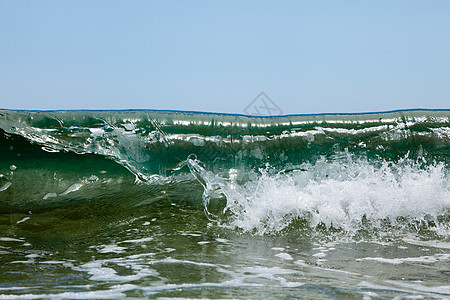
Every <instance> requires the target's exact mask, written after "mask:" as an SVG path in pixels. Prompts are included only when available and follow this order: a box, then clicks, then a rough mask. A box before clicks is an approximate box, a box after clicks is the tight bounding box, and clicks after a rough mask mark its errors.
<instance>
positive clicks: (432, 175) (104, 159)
mask: <svg viewBox="0 0 450 300" xmlns="http://www.w3.org/2000/svg"><path fill="white" fill-rule="evenodd" d="M408 113H409V114H410V115H408ZM448 115H449V112H448V111H442V112H420V113H419V112H396V113H393V115H389V114H388V115H387V116H386V115H375V116H370V118H369V116H364V117H362V116H358V115H356V116H351V115H350V116H345V117H342V118H343V119H342V120H341V121H339V122H340V123H339V122H338V121H336V120H335V119H337V118H338V117H332V118H331V117H323V118H324V121H321V122H322V123H320V122H319V123H320V124H318V123H317V122H318V121H317V120H313V121H311V120H309V119H308V118H312V117H311V116H309V117H290V118H291V119H290V121H291V124H290V125H289V124H288V125H280V124H281V123H283V122H285V121H283V122H281V121H280V120H279V119H276V118H275V119H264V120H266V121H265V122H266V123H267V122H268V123H269V125H270V126H269V125H267V124H265V125H264V124H262V123H261V122H262V121H261V120H260V119H257V120H259V121H258V122H256V121H255V120H254V119H252V118H248V120H250V121H251V122H256V123H254V124H253V123H252V124H253V125H252V126H253V127H255V128H260V127H261V126H262V127H264V128H265V129H264V130H260V129H252V130H250V131H249V127H245V128H243V129H236V128H234V127H233V128H234V129H227V128H228V127H226V126H233V124H235V123H233V122H236V116H222V115H219V116H215V115H206V116H205V115H196V114H175V115H172V114H170V113H169V114H168V115H167V113H155V112H140V111H139V112H68V113H66V112H52V113H44V112H38V113H30V112H12V111H3V112H1V114H0V116H2V118H3V119H1V118H0V128H1V129H0V130H1V132H0V133H1V138H0V299H15V298H28V299H37V298H39V299H41V298H52V299H87V298H93V299H111V298H137V299H138V298H159V299H165V298H192V299H198V298H202V299H205V298H206V299H290V298H295V299H296V298H306V299H330V298H338V299H341V298H342V299H380V298H381V299H386V298H388V299H390V298H396V299H405V298H406V299H408V298H419V299H421V298H424V299H433V298H436V299H445V298H448V297H450V215H449V211H450V184H449V181H450V177H449V163H450V162H449V157H450V147H449V145H450V138H449V136H450V135H449V134H450V130H449V121H448ZM177 118H178V119H177ZM202 118H203V119H202ZM208 118H212V119H213V120H214V121H213V122H212V123H214V125H211V124H209V125H205V126H206V129H205V128H204V127H202V126H203V125H198V124H205V122H206V121H205V120H206V119H208ZM227 118H228V119H230V120H228V119H227ZM242 118H244V117H242ZM245 118H247V117H245ZM302 118H303V119H302ZM327 118H328V119H327ZM329 118H331V119H332V120H333V122H331V121H330V119H329ZM169 119H170V120H169ZM313 119H314V118H313ZM369 119H370V120H372V121H370V122H369ZM378 119H379V120H378ZM52 120H53V121H52ZM130 120H131V121H130ZM168 120H169V121H170V122H171V123H170V122H169V121H168ZM199 120H200V121H199ZM248 120H247V119H245V121H246V122H247V121H248ZM267 120H268V121H267ZM283 120H284V119H283ZM308 120H309V121H308ZM373 120H376V121H373ZM194 121H195V122H194ZM219 121H220V122H219ZM237 121H239V120H237ZM241 121H242V120H241ZM221 122H222V123H221ZM227 122H228V123H227ZM270 122H272V123H270ZM277 122H278V123H277ZM295 122H297V123H298V124H303V125H301V126H300V125H295V126H294V125H292V123H295ZM301 122H303V123H301ZM308 122H309V123H308ZM408 122H409V123H408ZM66 123H67V126H65V125H64V124H66ZM193 123H195V124H197V125H196V126H197V127H195V126H194V125H192V124H193ZM238 123H239V122H238ZM241 123H244V122H241ZM241 123H239V124H241ZM285 123H286V122H285ZM105 124H106V125H105ZM171 124H172V125H171ZM174 124H178V125H176V126H175V125H174ZM183 124H184V125H183ZM226 124H231V125H226ZM305 124H306V125H305ZM336 124H337V125H336ZM358 124H359V125H358ZM361 124H362V125H361ZM405 124H406V125H405ZM75 125H76V126H75ZM319 125H320V126H319ZM193 126H194V127H193ZM208 126H209V127H208ZM221 126H222V127H221ZM252 126H250V127H252ZM258 126H260V127H258ZM280 126H285V127H283V128H281V129H280V128H279V127H280ZM302 126H303V127H302ZM405 126H406V127H405ZM253 127H252V128H253ZM269 127H270V128H269ZM208 128H209V129H208ZM277 128H278V129H277ZM286 128H288V129H289V128H290V129H289V131H288V132H286V130H287V129H286ZM227 130H228V131H227ZM255 131H256V133H255ZM264 132H265V133H264ZM229 136H231V137H232V138H231V137H229Z"/></svg>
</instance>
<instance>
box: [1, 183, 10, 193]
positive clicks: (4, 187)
mask: <svg viewBox="0 0 450 300" xmlns="http://www.w3.org/2000/svg"><path fill="white" fill-rule="evenodd" d="M10 186H11V182H9V181H8V182H7V183H5V184H4V185H3V186H2V187H0V192H3V191H6V190H7V189H8V188H9V187H10Z"/></svg>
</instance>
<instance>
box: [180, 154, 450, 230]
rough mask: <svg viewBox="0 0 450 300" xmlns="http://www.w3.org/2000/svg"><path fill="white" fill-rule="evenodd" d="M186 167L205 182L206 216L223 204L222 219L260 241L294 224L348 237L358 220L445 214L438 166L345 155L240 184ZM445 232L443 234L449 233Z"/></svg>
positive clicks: (446, 191) (448, 197)
mask: <svg viewBox="0 0 450 300" xmlns="http://www.w3.org/2000/svg"><path fill="white" fill-rule="evenodd" d="M188 163H189V164H190V165H191V171H193V172H194V173H196V174H197V175H198V176H200V177H201V178H202V180H203V181H204V182H203V184H205V190H206V192H205V199H204V202H205V204H206V208H207V209H206V211H207V212H208V205H210V203H211V202H213V201H215V199H223V197H224V196H225V198H226V201H227V205H226V207H225V209H224V211H225V212H227V215H231V216H232V217H231V218H228V219H227V220H226V221H227V223H228V225H230V226H232V227H237V228H241V229H243V230H244V231H247V232H256V233H258V234H264V233H270V232H278V231H281V230H283V229H284V228H286V227H287V226H289V225H290V224H292V223H293V222H294V221H295V220H297V219H299V218H306V219H307V220H308V221H309V224H310V225H311V226H313V227H314V226H317V225H319V224H325V225H326V226H327V227H331V226H333V227H340V228H343V229H345V230H347V231H350V232H354V231H356V230H358V229H359V228H360V226H361V220H362V219H363V217H364V218H365V219H366V220H368V221H369V222H371V224H372V225H374V226H377V225H379V223H380V222H381V221H382V220H385V219H388V220H389V221H390V222H391V223H392V224H397V220H398V217H404V218H409V219H412V220H417V221H419V222H426V221H427V220H428V219H429V218H431V220H433V221H434V222H435V223H436V224H438V223H439V221H438V220H437V217H438V216H441V215H444V214H445V212H446V210H448V209H450V178H449V176H448V170H446V168H445V166H444V164H442V163H438V164H431V165H430V166H428V167H421V166H419V164H418V163H415V162H411V161H408V160H401V161H399V162H398V163H391V162H385V161H377V162H374V163H371V162H369V161H368V160H367V159H357V158H354V157H352V156H351V155H350V154H348V153H345V152H344V153H342V154H340V155H336V159H335V160H326V159H321V160H319V161H317V162H316V163H315V164H303V165H301V166H298V167H297V168H296V169H297V170H296V171H293V172H290V173H286V174H284V173H283V172H278V173H275V172H271V170H270V169H267V170H260V173H259V174H253V175H252V176H249V178H254V179H250V180H249V181H247V182H246V183H244V184H237V183H236V182H234V181H231V180H226V179H222V178H220V177H219V176H218V175H215V174H213V173H211V172H209V171H206V170H204V169H203V168H201V167H200V166H199V165H198V164H197V163H196V161H193V160H188ZM300 170H302V171H300ZM197 178H198V177H197ZM217 201H220V200H217ZM224 214H225V213H222V215H224ZM220 215H221V214H217V213H214V212H212V213H210V214H209V215H208V217H210V218H211V219H214V218H215V217H217V216H219V218H220ZM219 221H220V222H223V221H224V220H219ZM444 227H445V226H444ZM447 227H448V226H447ZM443 230H444V232H443V233H444V234H448V228H447V229H445V228H444V229H443ZM441 233H442V232H441Z"/></svg>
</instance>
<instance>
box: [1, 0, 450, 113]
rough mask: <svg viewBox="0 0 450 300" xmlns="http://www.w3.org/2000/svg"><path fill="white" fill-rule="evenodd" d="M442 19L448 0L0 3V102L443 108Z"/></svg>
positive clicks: (448, 72)
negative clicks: (263, 98) (262, 100)
mask: <svg viewBox="0 0 450 300" xmlns="http://www.w3.org/2000/svg"><path fill="white" fill-rule="evenodd" d="M449 16H450V1H447V0H443V1H438V0H430V1H414V0H408V1H403V0H396V1H382V0H377V1H345V0H344V1H301V0H297V1H243V0H240V1H234V0H227V1H206V0H205V1H199V0H191V1H138V0H134V1H116V0H105V1H100V0H89V1H83V0H76V1H75V0H56V1H52V0H45V1H44V0H43V1H24V0H0V108H6V109H32V110H36V109H40V110H51V109H162V110H165V109H170V110H189V111H207V112H221V113H244V112H245V111H246V107H248V105H250V104H251V103H252V102H254V100H255V99H256V97H257V96H258V95H260V93H261V92H264V94H265V95H266V97H267V98H269V100H271V102H270V103H271V104H274V105H275V106H276V107H277V108H279V110H278V111H279V113H283V114H307V113H340V112H347V113H352V112H369V111H386V110H395V109H411V108H431V109H434V108H441V109H449V108H450V17H449ZM257 100H258V99H257ZM258 101H259V100H258Z"/></svg>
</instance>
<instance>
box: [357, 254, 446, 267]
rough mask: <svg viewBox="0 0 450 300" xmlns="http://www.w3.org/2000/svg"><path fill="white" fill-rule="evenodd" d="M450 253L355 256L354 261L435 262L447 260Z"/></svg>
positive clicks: (397, 263) (389, 262) (395, 263)
mask: <svg viewBox="0 0 450 300" xmlns="http://www.w3.org/2000/svg"><path fill="white" fill-rule="evenodd" d="M449 259H450V254H436V255H433V256H419V257H405V258H384V257H363V258H357V259H356V261H377V262H382V263H388V264H393V265H399V264H403V263H435V262H438V261H447V260H449Z"/></svg>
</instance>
